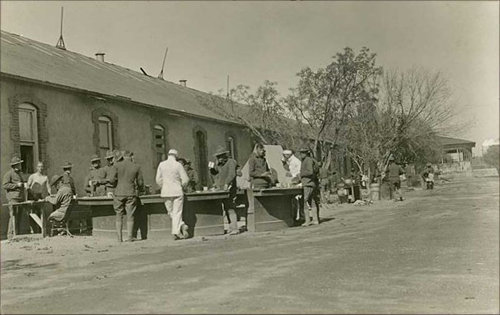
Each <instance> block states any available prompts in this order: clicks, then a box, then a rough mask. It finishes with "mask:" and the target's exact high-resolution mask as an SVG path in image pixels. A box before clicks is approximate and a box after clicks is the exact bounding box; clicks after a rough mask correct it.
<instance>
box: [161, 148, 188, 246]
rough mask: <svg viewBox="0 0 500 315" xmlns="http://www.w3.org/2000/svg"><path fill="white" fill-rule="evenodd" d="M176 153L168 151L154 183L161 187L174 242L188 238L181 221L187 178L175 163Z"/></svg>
mask: <svg viewBox="0 0 500 315" xmlns="http://www.w3.org/2000/svg"><path fill="white" fill-rule="evenodd" d="M178 154H179V153H178V152H177V150H175V149H170V150H169V151H168V158H167V159H166V160H165V161H163V162H161V163H160V164H159V165H158V170H157V171H156V183H157V184H158V186H160V187H161V197H162V198H164V199H165V208H167V212H168V215H169V216H170V218H171V219H172V236H173V238H174V240H179V239H184V238H188V237H189V233H188V226H187V225H186V224H185V223H184V221H182V207H183V204H184V192H183V187H185V186H186V185H187V184H188V182H189V178H188V175H187V174H186V171H185V170H184V167H183V166H182V164H181V163H179V162H178V161H177V156H178Z"/></svg>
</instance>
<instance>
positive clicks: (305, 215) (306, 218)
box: [302, 209, 311, 226]
mask: <svg viewBox="0 0 500 315" xmlns="http://www.w3.org/2000/svg"><path fill="white" fill-rule="evenodd" d="M309 210H310V209H307V210H306V209H304V219H305V222H304V223H303V224H302V226H309V225H311V218H310V217H309Z"/></svg>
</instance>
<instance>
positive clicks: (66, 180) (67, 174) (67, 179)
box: [62, 162, 76, 195]
mask: <svg viewBox="0 0 500 315" xmlns="http://www.w3.org/2000/svg"><path fill="white" fill-rule="evenodd" d="M62 169H63V178H62V182H63V184H66V185H69V187H71V191H72V192H73V195H76V188H75V181H74V180H73V177H72V176H71V170H72V169H73V164H71V162H66V163H64V165H63V166H62Z"/></svg>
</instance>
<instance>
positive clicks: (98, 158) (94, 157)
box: [90, 154, 101, 163]
mask: <svg viewBox="0 0 500 315" xmlns="http://www.w3.org/2000/svg"><path fill="white" fill-rule="evenodd" d="M96 161H99V162H101V158H100V157H99V156H97V154H94V155H92V157H91V158H90V163H92V162H96Z"/></svg>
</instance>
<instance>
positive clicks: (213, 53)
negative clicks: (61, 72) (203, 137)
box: [0, 1, 500, 153]
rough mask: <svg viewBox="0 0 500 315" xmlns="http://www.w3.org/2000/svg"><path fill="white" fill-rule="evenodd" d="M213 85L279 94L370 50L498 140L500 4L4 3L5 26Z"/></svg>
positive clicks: (469, 132) (197, 84) (471, 130)
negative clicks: (432, 88)
mask: <svg viewBox="0 0 500 315" xmlns="http://www.w3.org/2000/svg"><path fill="white" fill-rule="evenodd" d="M62 6H63V7H64V28H63V36H64V41H65V43H66V48H67V49H68V50H71V51H74V52H78V53H81V54H83V55H86V56H91V57H93V56H94V54H95V53H96V52H104V53H106V56H105V59H106V61H107V62H110V63H114V64H117V65H120V66H123V67H126V68H129V69H132V70H135V71H140V67H142V68H143V69H144V70H145V71H146V72H147V73H148V74H150V75H153V76H157V75H158V74H159V72H160V70H161V64H162V59H163V55H164V52H165V48H166V47H168V55H167V60H166V65H165V74H164V77H165V79H166V80H169V81H173V82H178V80H180V79H186V80H187V85H188V86H190V87H192V88H195V89H198V90H201V91H205V92H216V91H217V90H219V89H225V88H226V80H227V76H228V75H229V77H230V86H235V85H238V84H244V85H248V86H250V87H253V88H255V87H257V86H259V85H261V84H262V83H263V82H264V80H270V81H275V82H277V83H278V89H279V91H280V93H281V94H282V95H286V94H287V93H288V89H289V88H291V87H293V86H294V85H295V84H296V83H297V76H296V74H297V72H299V71H300V70H301V69H302V68H304V67H311V68H313V69H316V68H318V67H324V66H326V65H327V64H328V63H330V62H331V61H332V59H331V58H332V56H334V55H335V54H336V53H337V52H341V51H342V50H343V49H344V47H351V48H353V49H354V50H355V51H359V49H361V48H362V47H363V46H366V47H368V48H369V49H370V50H371V51H372V52H375V53H376V54H377V63H378V64H379V65H381V66H383V67H384V69H391V70H401V71H404V70H407V69H409V68H413V67H419V68H420V67H421V68H423V69H426V70H429V71H439V72H441V73H442V75H443V76H445V77H446V78H447V79H448V82H449V85H450V88H451V91H452V100H453V104H454V106H455V107H456V112H457V113H458V115H457V118H456V119H457V121H471V122H472V124H471V125H470V127H468V128H466V129H464V130H463V131H462V132H458V133H456V134H450V135H448V136H451V137H459V138H464V139H468V140H471V141H475V142H476V150H475V151H476V153H480V151H481V150H480V148H481V144H482V143H483V141H484V140H486V139H491V138H495V139H496V138H498V136H499V86H500V82H499V3H498V2H497V1H488V2H486V1H485V2H472V1H470V2H468V1H459V2H451V1H446V2H438V1H417V2H409V1H387V2H385V1H374V2H359V1H356V2H349V1H346V2H340V1H318V2H302V1H292V2H290V1H286V2H285V1H279V2H278V1H277V2H264V1H256V2H250V1H249V2H243V1H241V2H240V1H231V2H213V1H200V2H194V1H188V2H175V1H168V2H167V1H137V2H136V1H101V2H94V1H37V2H31V1H1V3H0V10H1V20H0V26H1V29H2V30H5V31H8V32H12V33H15V34H19V35H23V36H25V37H28V38H31V39H34V40H37V41H40V42H44V43H49V44H54V45H55V44H56V42H57V39H58V38H59V28H60V10H61V7H62Z"/></svg>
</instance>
